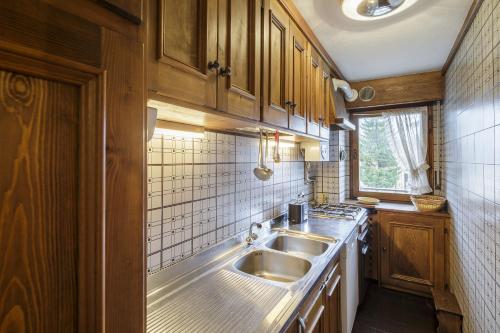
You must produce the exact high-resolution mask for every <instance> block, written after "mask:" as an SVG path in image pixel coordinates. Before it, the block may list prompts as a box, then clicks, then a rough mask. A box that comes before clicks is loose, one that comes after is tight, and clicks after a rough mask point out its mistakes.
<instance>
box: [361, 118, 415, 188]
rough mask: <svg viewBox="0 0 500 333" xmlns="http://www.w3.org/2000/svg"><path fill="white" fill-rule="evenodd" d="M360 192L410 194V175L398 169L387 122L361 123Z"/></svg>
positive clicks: (382, 119)
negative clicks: (388, 136)
mask: <svg viewBox="0 0 500 333" xmlns="http://www.w3.org/2000/svg"><path fill="white" fill-rule="evenodd" d="M358 128H359V129H358V130H359V151H358V156H359V167H358V168H359V190H360V191H363V192H397V193H409V192H410V187H409V184H408V173H407V172H406V171H404V170H402V168H401V167H400V166H399V165H398V162H397V160H396V156H394V154H393V152H392V150H391V147H390V144H389V140H388V138H387V135H388V133H387V132H388V129H387V126H386V121H385V119H384V118H382V117H381V116H380V117H367V118H361V119H359V123H358Z"/></svg>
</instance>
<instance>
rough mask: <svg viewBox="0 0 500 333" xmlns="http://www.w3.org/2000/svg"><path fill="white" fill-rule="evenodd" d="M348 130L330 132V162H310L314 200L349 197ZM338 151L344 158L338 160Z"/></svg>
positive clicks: (338, 199) (333, 201) (340, 200)
mask: <svg viewBox="0 0 500 333" xmlns="http://www.w3.org/2000/svg"><path fill="white" fill-rule="evenodd" d="M349 133H350V132H348V131H332V132H330V162H312V165H311V176H313V177H314V179H315V182H314V196H315V199H316V200H320V201H328V202H330V203H338V202H342V201H344V200H345V199H348V198H349V197H350V179H351V178H350V169H349V168H350V166H349V165H350V163H349V160H350V153H349ZM340 151H343V152H344V153H345V159H344V160H342V161H341V160H340Z"/></svg>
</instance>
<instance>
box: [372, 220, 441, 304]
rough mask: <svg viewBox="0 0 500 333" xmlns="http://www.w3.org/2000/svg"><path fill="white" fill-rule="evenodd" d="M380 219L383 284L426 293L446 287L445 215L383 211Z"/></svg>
mask: <svg viewBox="0 0 500 333" xmlns="http://www.w3.org/2000/svg"><path fill="white" fill-rule="evenodd" d="M379 223H380V231H381V235H380V242H381V247H382V248H381V257H380V260H381V281H382V284H384V285H386V286H389V287H391V286H392V287H396V288H399V289H405V290H408V291H414V292H417V293H424V294H430V288H431V287H435V288H436V289H443V288H444V284H445V266H444V244H445V237H444V227H445V221H444V219H443V218H440V217H433V216H426V215H417V214H408V213H389V212H380V216H379Z"/></svg>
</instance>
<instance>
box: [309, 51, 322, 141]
mask: <svg viewBox="0 0 500 333" xmlns="http://www.w3.org/2000/svg"><path fill="white" fill-rule="evenodd" d="M309 49H310V57H309V58H308V60H307V61H308V64H309V67H308V76H307V85H308V86H307V134H311V135H315V136H319V111H320V99H319V98H320V97H321V94H320V93H319V90H320V86H321V83H322V79H321V78H322V73H321V72H322V71H321V63H320V60H319V56H318V54H317V52H316V51H315V50H314V49H313V48H312V47H310V48H309Z"/></svg>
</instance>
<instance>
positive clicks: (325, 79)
mask: <svg viewBox="0 0 500 333" xmlns="http://www.w3.org/2000/svg"><path fill="white" fill-rule="evenodd" d="M323 64H324V66H323V75H322V83H323V85H322V87H323V91H324V96H323V98H324V101H323V103H324V104H323V105H324V107H323V108H322V110H321V111H322V112H320V119H319V123H320V127H319V132H320V133H319V136H320V137H322V138H325V139H328V138H330V118H335V106H334V102H333V84H332V79H331V77H330V69H329V68H328V66H327V65H326V63H325V62H323Z"/></svg>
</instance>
